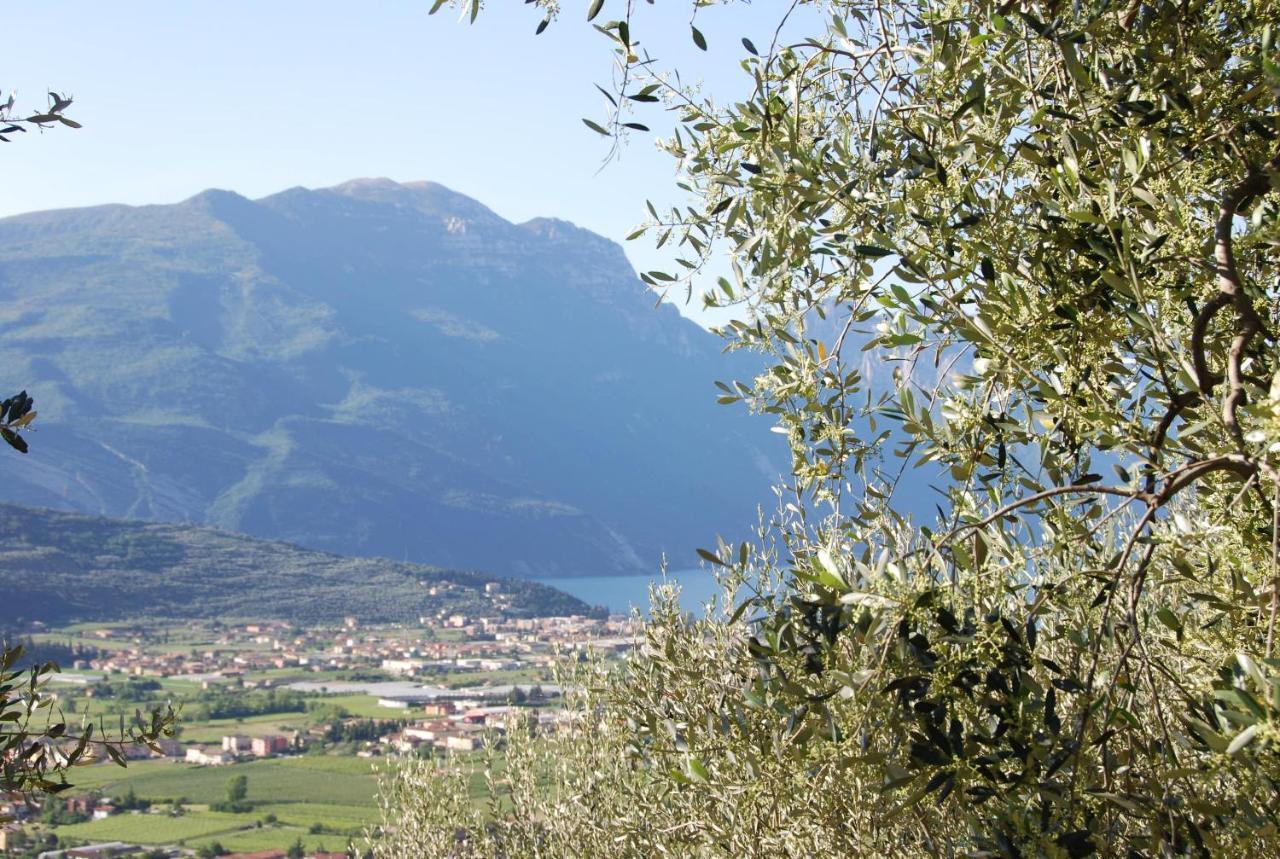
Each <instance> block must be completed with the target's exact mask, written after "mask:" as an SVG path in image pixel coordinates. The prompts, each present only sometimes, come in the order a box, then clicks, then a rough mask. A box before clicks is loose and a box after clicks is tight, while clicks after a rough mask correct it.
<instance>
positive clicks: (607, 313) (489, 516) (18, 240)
mask: <svg viewBox="0 0 1280 859" xmlns="http://www.w3.org/2000/svg"><path fill="white" fill-rule="evenodd" d="M0 360H2V361H3V364H2V365H0V366H3V368H4V369H3V374H2V376H3V379H2V380H0V381H3V380H7V381H4V385H5V386H6V389H7V388H15V389H16V388H18V387H25V388H27V389H28V390H29V391H31V392H32V393H33V394H34V395H35V396H36V407H37V409H38V410H39V412H40V418H39V420H38V421H37V425H38V426H39V427H40V432H39V435H37V436H36V438H35V439H33V442H34V444H33V452H32V454H31V455H30V456H28V457H27V458H25V459H24V460H23V461H22V462H21V463H16V462H15V463H11V465H10V467H9V468H7V469H6V476H5V480H4V481H2V482H0V498H3V499H9V500H14V501H20V502H24V503H32V504H40V505H45V506H50V507H55V508H61V509H69V510H76V511H82V512H90V513H99V514H106V515H117V516H133V517H139V518H148V519H157V520H170V521H189V522H196V523H204V524H211V525H216V526H219V527H222V528H228V529H233V530H238V531H243V532H246V533H249V534H253V535H257V536H263V537H272V538H277V539H285V540H289V541H292V542H296V543H299V544H302V545H305V546H308V547H312V548H318V549H324V550H330V551H338V552H345V553H356V554H371V555H383V556H389V557H392V558H396V559H405V560H413V561H421V562H428V563H435V564H440V565H444V566H452V567H467V568H479V569H487V570H491V571H493V572H497V573H511V574H517V575H552V574H586V573H613V572H629V571H635V570H651V569H653V567H654V565H655V564H656V563H657V561H658V559H659V556H660V554H661V553H663V552H666V553H668V554H669V555H670V556H671V558H672V560H673V563H674V564H676V565H678V566H679V565H685V564H688V563H690V562H691V560H692V558H693V556H692V550H693V548H694V547H695V546H698V545H707V544H709V543H711V542H713V540H714V538H715V535H716V534H717V533H722V534H724V535H725V536H732V535H734V534H740V533H741V529H742V528H743V526H745V525H746V524H749V523H750V522H751V521H753V520H754V518H755V512H754V511H755V509H756V505H758V504H761V503H767V501H768V497H769V496H768V493H767V486H768V483H769V476H770V475H771V473H772V472H773V471H774V470H775V469H776V468H777V467H778V463H780V462H781V454H782V451H781V450H780V449H779V448H778V445H777V444H776V443H774V442H773V441H771V439H776V438H777V437H776V436H771V435H770V434H768V432H767V421H763V420H759V419H753V418H751V417H749V416H747V415H745V414H743V413H742V412H741V410H739V409H735V408H732V407H721V406H716V405H715V403H714V398H715V395H714V389H713V387H712V382H713V381H714V380H715V379H727V378H731V377H734V376H741V375H743V374H747V373H749V372H750V367H749V366H747V365H744V364H743V363H741V362H740V361H737V360H736V359H735V358H734V356H725V355H723V354H721V352H720V345H719V341H718V340H717V338H715V337H714V336H712V335H710V334H708V333H706V332H704V331H702V330H701V329H699V328H698V327H697V326H695V325H693V324H692V323H690V322H688V321H686V320H684V319H682V318H681V317H680V316H679V314H678V313H677V312H676V311H675V310H674V309H673V308H670V307H665V306H664V307H659V308H656V309H655V308H654V297H653V295H652V293H650V292H649V291H647V290H646V289H645V288H644V286H643V284H641V283H640V282H639V280H638V279H637V278H636V277H635V275H634V273H633V272H632V271H631V269H630V267H629V265H628V263H627V261H626V258H625V256H624V255H623V253H622V250H621V248H619V247H618V246H617V245H615V244H613V243H611V242H609V241H607V240H605V239H602V238H601V237H599V236H596V235H593V234H591V233H589V232H587V231H584V230H581V229H578V228H576V227H574V226H573V225H571V224H567V223H565V222H562V221H555V220H549V219H538V220H535V221H531V222H529V223H527V224H512V223H509V222H507V221H505V220H503V219H502V218H500V217H498V216H497V215H496V214H494V213H493V212H491V211H489V210H488V209H486V208H485V207H484V206H482V205H480V204H479V203H477V202H475V201H474V200H471V199H468V198H467V197H464V196H462V195H460V194H457V193H454V192H452V191H450V190H448V189H446V188H444V187H442V186H440V185H435V184H432V183H408V184H398V183H395V182H391V181H389V180H357V181H353V182H349V183H346V184H344V185H340V186H338V187H335V188H329V189H324V190H306V189H293V190H290V191H285V192H283V193H280V194H277V195H274V196H272V197H267V198H265V199H262V200H256V201H251V200H248V199H245V198H243V197H240V196H238V195H236V194H233V193H229V192H225V191H207V192H205V193H202V194H200V195H198V196H196V197H193V198H192V199H190V200H187V201H185V202H183V203H180V204H176V205H171V206H147V207H139V208H131V207H125V206H103V207H97V208H92V209H82V210H71V211H60V212H43V213H36V214H30V215H22V216H18V217H14V218H8V219H4V220H0ZM771 457H772V458H773V459H774V462H773V463H772V464H771V462H770V458H771Z"/></svg>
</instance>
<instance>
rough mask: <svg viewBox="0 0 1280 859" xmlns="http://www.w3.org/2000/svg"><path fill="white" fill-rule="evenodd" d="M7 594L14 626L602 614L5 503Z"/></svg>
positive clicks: (543, 595)
mask: <svg viewBox="0 0 1280 859" xmlns="http://www.w3.org/2000/svg"><path fill="white" fill-rule="evenodd" d="M490 582H496V583H497V584H498V585H499V589H498V593H499V594H503V595H504V596H503V597H502V598H501V605H499V602H498V601H496V600H495V599H494V598H493V597H492V596H491V595H489V594H487V593H486V589H485V585H487V584H489V583H490ZM353 585H359V586H360V587H353ZM442 585H443V586H445V587H443V588H441V587H440V586H442ZM432 586H436V587H437V591H438V593H436V594H433V593H431V587H432ZM0 588H3V590H4V592H5V593H6V594H7V595H9V599H6V600H5V601H4V602H3V603H2V604H0V624H3V625H6V626H12V625H19V624H24V623H31V622H34V621H39V622H42V623H46V624H51V625H65V624H67V623H72V622H91V621H102V622H109V621H122V620H134V621H136V620H140V619H144V618H155V619H164V620H195V619H206V620H207V619H217V620H229V619H250V620H283V621H289V622H294V623H326V624H332V623H338V622H341V621H342V620H343V619H344V618H346V617H355V618H357V619H359V620H360V621H362V622H367V623H413V622H417V621H418V619H419V617H421V616H422V615H428V614H436V613H439V612H444V613H446V614H451V613H455V612H458V613H467V614H471V615H472V616H478V615H482V614H493V613H505V614H507V615H510V616H514V617H534V616H541V615H564V614H587V613H596V610H595V609H592V608H590V607H588V606H587V605H586V604H585V603H583V602H582V601H581V600H578V599H577V598H575V597H571V596H569V595H568V594H565V593H563V592H561V591H558V590H555V589H554V588H550V587H547V586H545V585H541V584H538V583H536V582H529V581H523V580H517V579H509V578H504V577H499V576H491V575H487V574H484V573H479V572H473V571H466V570H443V569H439V568H435V567H428V566H423V565H415V564H402V563H397V562H394V561H388V560H384V559H376V558H352V557H346V556H342V555H335V554H332V553H327V552H315V551H311V550H308V549H305V548H303V547H301V546H295V545H291V544H288V543H281V542H273V541H266V540H254V539H252V538H249V537H245V536H244V535H241V534H235V533H231V532H228V531H221V530H218V529H214V528H204V527H197V526H193V525H183V524H178V523H168V522H144V521H138V520H122V519H113V518H109V517H102V516H86V515H83V514H76V513H64V512H60V511H55V510H46V509H40V508H32V507H23V506H19V505H13V504H0Z"/></svg>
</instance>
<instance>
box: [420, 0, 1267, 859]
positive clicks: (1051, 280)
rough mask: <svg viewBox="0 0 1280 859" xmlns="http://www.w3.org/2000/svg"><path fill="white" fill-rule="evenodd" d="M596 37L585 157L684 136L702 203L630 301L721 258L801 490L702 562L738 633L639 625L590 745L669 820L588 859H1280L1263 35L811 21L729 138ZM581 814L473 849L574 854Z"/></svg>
mask: <svg viewBox="0 0 1280 859" xmlns="http://www.w3.org/2000/svg"><path fill="white" fill-rule="evenodd" d="M438 5H440V4H437V6H438ZM464 5H466V6H467V7H468V8H469V9H470V10H472V11H473V12H474V10H475V9H478V4H475V3H471V4H464ZM540 5H542V6H543V8H544V9H546V10H548V14H552V13H554V12H555V11H556V10H555V8H554V4H540ZM615 5H617V6H619V7H620V8H619V10H618V12H619V13H620V14H621V15H622V17H620V18H619V19H618V20H614V21H609V22H605V23H602V19H598V18H597V16H599V15H601V14H602V13H603V12H604V11H605V10H606V9H608V7H609V6H610V4H609V3H608V2H604V3H602V2H600V0H596V2H593V3H591V4H590V8H589V9H588V17H590V18H597V20H596V25H597V27H598V29H599V30H600V32H601V33H603V34H604V36H605V37H607V38H608V39H609V40H610V41H611V42H612V43H613V47H614V50H615V53H616V62H617V73H616V74H615V77H614V80H615V83H616V87H615V89H614V91H613V92H612V94H611V95H610V96H609V97H610V102H609V104H610V108H609V109H610V111H611V114H610V117H609V118H608V119H606V120H605V121H596V120H591V121H589V122H588V124H589V125H590V126H591V127H592V128H593V129H594V130H595V131H597V132H598V133H601V134H607V135H615V136H622V135H628V134H633V133H642V132H643V130H644V129H645V128H646V126H645V124H644V123H640V122H636V121H634V120H635V117H634V116H633V115H632V114H633V113H634V112H636V111H641V110H644V109H665V110H667V111H670V113H671V115H672V117H673V118H674V121H675V128H674V130H673V132H672V134H671V135H670V136H669V137H667V138H666V139H665V140H663V141H662V143H661V145H662V146H663V148H664V149H665V150H666V151H667V152H669V153H670V154H671V155H672V156H673V157H674V158H675V159H676V161H677V164H678V168H679V173H680V176H681V182H680V185H681V188H682V189H683V190H684V192H686V193H687V194H689V195H691V197H692V200H691V201H690V203H689V204H682V205H680V206H678V207H675V208H666V207H662V208H659V207H658V206H656V205H652V204H651V206H650V219H649V221H648V222H647V223H646V224H645V225H644V226H643V227H642V231H646V232H649V233H651V234H654V235H657V236H658V237H659V239H660V241H661V242H662V243H664V244H666V245H667V246H669V247H673V248H675V249H676V254H677V257H678V258H677V259H676V260H675V261H674V266H673V270H672V271H671V272H646V273H645V274H643V275H642V277H643V278H644V279H645V280H646V281H648V282H649V283H651V284H653V285H656V286H667V287H669V286H671V285H674V284H677V283H688V284H691V285H692V284H696V283H698V281H699V278H701V277H704V276H706V275H704V274H703V272H704V271H705V270H706V269H707V266H708V264H709V263H712V262H714V259H715V255H716V254H717V253H719V251H720V250H721V249H724V250H726V252H727V254H728V257H729V262H730V266H729V267H730V268H731V271H732V277H725V278H722V279H720V280H719V281H718V282H717V283H716V284H715V285H714V287H712V288H711V289H710V290H707V291H706V296H705V300H706V301H707V303H708V304H712V305H725V304H733V305H737V306H738V308H739V311H738V314H737V320H736V321H734V322H732V323H730V324H728V325H726V326H725V327H724V328H723V330H722V331H721V333H722V334H723V335H724V337H725V338H726V340H727V344H728V346H729V347H730V348H740V349H751V350H756V351H758V352H759V353H761V354H762V355H763V356H765V359H766V361H765V363H766V365H767V366H766V368H765V370H764V371H763V372H762V373H761V374H760V375H759V376H757V377H756V378H753V379H741V380H735V381H733V382H731V383H726V384H725V385H723V392H722V393H723V396H722V397H721V399H722V400H724V401H725V402H741V403H744V404H746V405H747V406H748V407H750V408H753V409H755V410H757V411H759V412H762V413H765V414H768V415H771V416H772V417H773V419H774V420H775V421H776V425H777V427H778V429H779V430H780V431H782V432H783V433H784V434H785V435H786V437H787V439H788V441H789V444H790V449H791V455H792V474H791V479H790V480H789V481H788V482H787V484H786V485H785V486H783V487H780V488H779V489H780V494H779V498H780V503H779V505H778V509H777V511H776V513H775V514H774V515H772V516H771V517H770V518H769V521H767V522H765V523H764V525H763V527H762V528H761V529H760V530H759V533H758V535H757V538H756V539H755V540H753V541H749V542H747V543H743V544H742V545H740V546H733V547H730V546H724V545H722V546H720V547H718V548H717V549H716V550H714V551H708V552H706V556H707V557H708V559H709V560H710V561H711V562H712V563H714V565H715V566H716V567H717V568H718V569H720V570H721V572H722V574H723V575H724V577H725V581H726V584H727V585H728V586H730V590H731V592H733V589H734V588H736V594H737V596H736V598H735V600H734V602H733V605H732V607H731V608H730V610H729V611H727V612H726V614H725V615H724V616H720V617H719V618H718V619H712V620H704V621H699V622H696V623H691V622H690V621H687V620H685V619H683V618H682V617H681V616H680V615H679V614H678V613H676V612H672V611H665V612H663V611H659V612H657V613H655V615H654V616H653V618H652V619H651V620H650V621H649V623H648V626H647V629H646V640H647V646H646V647H645V648H644V649H643V650H642V651H641V652H640V653H639V654H637V656H636V658H634V659H632V660H630V661H629V663H628V664H627V666H626V667H625V668H624V669H623V670H621V671H620V672H618V674H617V675H616V676H614V677H613V678H611V679H609V680H607V681H603V680H602V681H601V686H600V688H601V689H602V690H603V691H602V692H601V693H600V694H601V696H602V697H600V698H597V699H595V700H594V701H593V703H592V704H591V706H590V708H588V709H587V710H585V711H583V712H584V713H585V714H587V715H586V717H587V718H589V719H592V720H594V719H597V718H598V719H600V720H601V721H602V723H603V724H622V725H625V726H626V729H625V730H624V731H620V732H617V737H618V739H617V742H616V744H615V745H614V746H613V747H612V748H613V750H614V751H615V752H616V753H617V754H618V755H620V756H623V757H624V758H625V760H626V761H627V762H628V764H627V766H625V767H621V766H620V768H619V769H617V770H615V772H617V773H618V776H617V779H616V787H617V790H618V791H620V792H621V794H622V795H625V793H626V792H628V791H631V792H634V793H635V795H636V796H644V797H655V796H658V797H662V801H661V802H660V803H659V804H658V805H657V807H656V808H655V807H653V806H649V807H647V808H646V809H645V813H644V814H643V815H641V814H638V813H635V812H631V813H625V812H618V813H617V814H615V815H614V816H613V817H611V818H610V819H609V820H608V821H607V822H605V823H601V824H600V826H601V828H602V830H603V831H604V832H605V833H606V834H603V835H601V836H600V839H601V840H600V841H598V842H596V843H597V844H601V845H603V844H606V843H609V842H608V838H610V837H611V838H613V839H614V840H613V842H612V843H614V844H617V845H623V846H625V850H623V849H620V850H619V852H620V853H626V854H628V855H640V854H646V855H647V854H654V853H656V854H658V855H708V856H711V855H812V854H814V853H817V852H819V851H824V850H825V851H837V852H839V851H843V852H844V855H903V856H915V855H922V854H923V855H939V856H952V855H975V856H979V855H980V856H1087V855H1091V854H1094V853H1099V854H1103V855H1126V856H1165V855H1240V854H1242V853H1243V852H1244V851H1246V850H1255V851H1257V850H1261V852H1262V853H1267V852H1274V851H1275V850H1277V849H1280V818H1278V816H1277V815H1278V812H1277V809H1278V808H1280V791H1278V790H1277V785H1278V784H1280V781H1278V780H1280V756H1278V752H1280V658H1278V657H1277V654H1276V652H1275V649H1276V645H1277V640H1276V639H1277V629H1276V627H1277V615H1278V614H1280V560H1278V557H1277V541H1278V540H1280V536H1278V533H1277V531H1278V529H1277V517H1280V472H1278V470H1277V469H1280V360H1278V356H1277V351H1276V346H1277V344H1276V332H1277V326H1280V306H1278V301H1277V299H1278V297H1280V280H1278V277H1280V266H1278V265H1277V258H1276V248H1277V243H1280V194H1277V193H1276V192H1277V186H1278V183H1280V111H1278V106H1277V96H1278V94H1280V66H1277V51H1276V46H1275V44H1274V41H1275V34H1276V30H1277V27H1280V5H1277V4H1275V3H1272V2H1260V1H1259V0H1204V2H1197V3H1174V2H1169V0H1077V2H1074V3H1066V2H1049V0H1005V2H991V0H904V2H900V3H888V2H880V0H830V2H826V3H805V2H796V3H792V4H789V7H788V8H786V9H780V25H779V28H778V30H777V32H776V34H775V36H774V37H773V39H772V41H771V42H770V43H768V44H761V43H757V42H753V41H751V40H750V39H744V40H743V42H742V55H741V65H742V69H743V71H744V82H745V84H746V86H745V87H744V93H745V96H744V97H743V98H741V99H740V100H738V101H731V102H728V103H723V102H720V101H717V100H714V99H713V98H712V96H713V95H714V94H708V93H703V92H701V91H699V90H698V89H696V88H694V87H690V86H685V85H683V84H681V83H680V78H679V77H678V76H677V75H675V74H673V73H672V70H670V69H666V68H663V67H662V66H661V65H660V64H659V63H658V62H657V61H656V60H654V59H653V58H651V57H650V56H649V55H648V54H647V53H646V51H645V49H644V46H643V44H642V42H641V39H640V37H641V35H642V34H643V32H644V30H643V26H644V17H645V16H644V13H645V8H644V5H642V4H631V3H628V4H625V6H624V5H623V4H621V3H618V4H615ZM714 5H717V4H712V3H705V2H698V3H695V4H693V11H695V12H696V13H697V14H698V15H702V14H714V13H717V12H719V14H732V11H731V9H726V10H716V9H707V8H705V7H707V6H714ZM725 5H728V6H731V4H725ZM817 11H821V12H822V13H823V14H822V15H821V16H820V17H819V16H818V15H817V14H816V12H817ZM807 13H814V14H807ZM785 19H790V20H785ZM800 20H803V22H804V26H805V28H806V30H805V31H804V32H800V33H796V32H794V29H795V26H794V22H796V21H800ZM814 22H816V23H814ZM811 25H812V26H811ZM690 37H691V38H692V39H693V40H694V42H695V44H697V46H698V47H705V46H706V39H705V37H704V35H703V34H702V32H701V31H700V30H699V29H698V28H697V18H696V17H695V18H694V26H693V30H692V32H691V33H690ZM881 368H889V369H891V370H892V372H891V374H889V375H890V376H891V379H890V380H889V381H884V380H883V377H884V376H885V375H886V374H885V373H883V372H877V373H870V372H869V371H879V370H881ZM872 376H874V378H872ZM918 469H923V470H924V472H925V473H927V474H930V475H931V476H932V477H933V485H934V486H935V487H936V501H937V514H936V516H922V515H921V514H920V509H919V508H920V505H919V503H918V499H915V498H909V497H903V495H904V492H903V487H904V486H915V487H918V486H919V485H920V483H919V481H916V482H911V481H909V480H905V479H904V474H906V473H907V472H908V471H910V472H911V473H920V472H918V471H917V470H918ZM909 511H911V512H912V513H913V515H909ZM609 736H613V735H611V734H605V733H601V734H600V735H599V736H598V737H592V738H591V739H590V740H588V741H586V742H585V743H583V744H580V746H581V748H580V755H581V760H582V761H584V763H585V762H589V761H590V760H592V758H591V755H596V756H598V755H599V754H600V753H601V752H600V747H601V746H602V745H603V746H607V743H606V742H605V739H604V738H607V737H609ZM588 747H590V748H588ZM563 754H564V755H566V756H568V757H572V754H571V753H570V752H569V751H564V752H563ZM583 778H585V775H584V774H583V773H582V772H579V773H578V774H577V775H575V776H573V777H572V778H561V779H559V780H558V781H557V780H553V783H554V784H556V785H559V786H561V787H562V788H563V789H564V790H566V791H568V792H569V793H570V794H572V792H573V786H574V785H578V784H581V783H582V779H583ZM559 795H560V794H557V793H556V792H555V791H553V790H549V791H548V792H547V793H546V796H547V797H549V798H548V799H546V800H545V804H544V805H543V806H542V808H541V811H540V812H538V813H537V814H532V813H530V814H527V815H521V814H519V813H518V812H519V809H520V806H519V804H518V803H517V804H516V806H515V807H516V813H515V817H514V818H513V819H512V821H510V825H509V826H508V828H507V829H506V830H504V829H503V827H502V826H494V825H490V826H489V827H488V830H487V831H489V832H490V833H492V832H494V831H498V832H501V831H515V830H516V829H517V828H518V825H517V824H518V821H519V820H525V821H529V820H533V821H537V822H538V823H539V826H541V827H542V828H543V829H544V830H546V831H548V832H550V831H567V830H566V829H565V828H566V827H569V828H572V826H574V825H578V824H573V823H571V822H567V819H566V815H569V813H568V812H567V810H566V806H565V805H564V803H563V802H562V801H560V800H558V799H556V797H557V796H559ZM614 805H615V806H616V807H618V808H624V807H625V802H624V801H623V800H622V799H620V798H618V799H615V800H614ZM569 816H571V815H569ZM557 827H559V829H557ZM485 831H486V827H479V828H476V827H469V828H466V832H468V833H472V834H475V833H483V832H485ZM490 837H493V836H492V835H490ZM540 837H547V838H549V837H550V836H540ZM482 842H483V839H481V838H480V837H479V835H475V837H468V838H463V839H462V840H460V841H458V843H459V844H465V845H467V849H473V848H476V845H477V844H480V843H482ZM546 843H550V842H546ZM584 843H586V842H584ZM459 849H461V848H459ZM476 849H478V848H476ZM597 849H599V850H601V851H602V853H601V855H609V854H608V851H607V850H605V848H597ZM476 855H502V851H501V850H500V849H498V850H496V852H493V853H491V854H490V853H483V851H480V852H477V853H476ZM547 855H552V854H547ZM554 855H561V854H558V853H557V854H554Z"/></svg>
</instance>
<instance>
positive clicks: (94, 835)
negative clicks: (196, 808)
mask: <svg viewBox="0 0 1280 859" xmlns="http://www.w3.org/2000/svg"><path fill="white" fill-rule="evenodd" d="M246 818H248V819H246ZM254 820H255V818H252V817H248V816H247V815H242V814H221V813H218V812H214V811H201V812H191V813H188V814H184V815H181V816H180V817H170V816H169V815H167V814H118V815H116V816H115V817H108V818H107V819H106V820H93V821H90V822H88V823H73V824H71V825H70V826H60V827H58V836H59V837H60V838H79V839H83V840H85V841H128V842H131V843H136V844H169V843H176V842H178V841H183V840H186V839H190V838H200V837H201V836H211V835H219V834H222V833H225V832H235V831H237V830H239V829H242V828H243V827H245V826H252V825H253V823H254Z"/></svg>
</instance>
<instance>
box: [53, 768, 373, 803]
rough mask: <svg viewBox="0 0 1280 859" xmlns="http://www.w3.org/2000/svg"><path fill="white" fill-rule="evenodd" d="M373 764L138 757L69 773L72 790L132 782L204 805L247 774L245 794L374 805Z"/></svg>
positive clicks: (142, 793)
mask: <svg viewBox="0 0 1280 859" xmlns="http://www.w3.org/2000/svg"><path fill="white" fill-rule="evenodd" d="M375 766H377V764H373V763H371V762H370V761H368V760H366V759H364V758H354V757H331V756H321V755H309V756H303V757H296V758H275V759H272V760H265V761H250V762H248V763H243V764H234V765H232V766H225V767H198V766H193V765H190V764H183V763H173V762H170V761H137V762H134V763H130V764H129V767H128V769H121V768H119V767H116V766H112V765H110V764H99V765H95V766H91V767H85V768H83V769H76V770H74V771H73V772H72V774H71V781H72V782H73V783H74V784H75V786H76V787H75V789H74V790H75V792H78V793H84V792H87V791H89V790H93V789H97V790H101V791H103V792H105V793H107V794H112V793H116V792H120V791H124V790H126V789H128V788H129V787H132V788H133V789H134V791H135V792H136V793H137V794H138V796H139V797H141V798H143V799H149V800H151V801H153V802H168V801H171V800H174V799H178V798H182V797H185V798H186V800H187V801H188V802H193V803H201V804H207V803H210V802H218V801H220V800H222V799H223V798H224V797H225V794H226V785H227V779H229V778H230V777H231V776H233V775H244V776H247V777H248V779H249V799H250V800H251V801H254V802H270V801H275V800H279V799H280V798H282V797H284V798H287V799H289V800H290V801H295V802H308V803H310V802H318V803H325V804H333V805H349V806H363V807H368V808H373V806H374V794H375V792H376V790H377V781H376V776H375V769H374V767H375Z"/></svg>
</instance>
